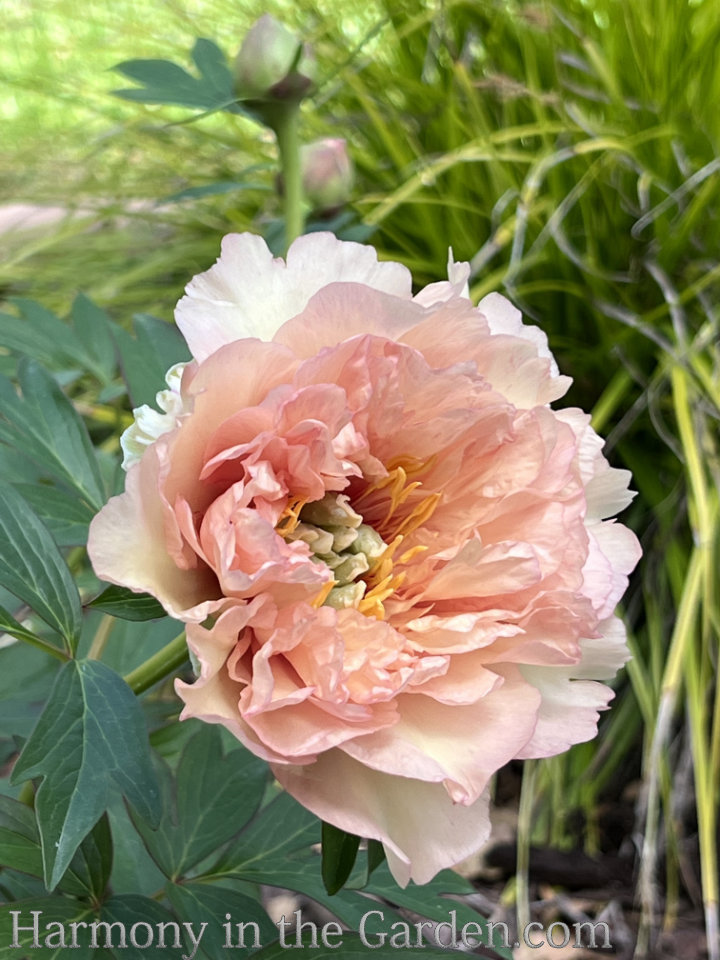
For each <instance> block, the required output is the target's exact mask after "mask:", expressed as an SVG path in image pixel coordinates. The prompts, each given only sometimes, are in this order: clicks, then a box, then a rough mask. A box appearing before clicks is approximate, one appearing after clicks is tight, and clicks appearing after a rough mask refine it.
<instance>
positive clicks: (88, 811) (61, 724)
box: [12, 660, 160, 890]
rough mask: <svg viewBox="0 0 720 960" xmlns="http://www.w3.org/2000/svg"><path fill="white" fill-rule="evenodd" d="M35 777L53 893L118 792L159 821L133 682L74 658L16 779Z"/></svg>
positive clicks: (24, 754)
mask: <svg viewBox="0 0 720 960" xmlns="http://www.w3.org/2000/svg"><path fill="white" fill-rule="evenodd" d="M30 777H43V778H44V780H43V782H42V784H41V786H40V788H39V790H38V792H37V796H36V799H35V809H36V813H37V821H38V827H39V829H40V836H41V843H42V853H43V865H44V875H45V883H46V886H47V887H48V889H50V890H51V889H53V888H54V887H55V886H56V885H57V883H58V881H59V880H60V878H61V877H62V875H63V873H64V872H65V870H66V869H67V867H68V865H69V863H70V861H71V860H72V858H73V855H74V853H75V851H76V850H77V848H78V846H79V845H80V843H81V842H82V840H83V838H84V837H85V836H87V834H88V833H89V832H90V830H91V829H92V828H93V826H94V825H95V824H96V823H97V821H98V820H99V818H100V816H101V815H102V813H103V812H104V810H105V809H106V808H107V805H108V803H109V801H110V799H111V798H112V796H113V794H114V793H115V792H117V791H119V792H121V793H122V794H124V796H125V797H127V799H128V800H129V801H130V803H131V804H132V805H133V807H135V809H136V810H138V811H139V812H140V813H141V814H142V815H143V816H144V817H145V818H146V819H147V820H149V821H152V822H154V823H157V821H158V819H159V815H160V808H159V799H160V797H159V791H158V787H157V781H156V778H155V773H154V770H153V768H152V764H151V761H150V752H149V746H148V740H147V732H146V728H145V721H144V718H143V714H142V711H141V709H140V705H139V704H138V702H137V700H136V698H135V697H134V695H133V693H132V691H131V690H130V688H129V687H128V686H127V684H126V683H125V682H124V681H123V680H122V679H121V678H120V677H119V676H118V675H117V674H116V673H115V672H114V671H112V670H110V668H109V667H106V666H105V665H104V664H102V663H99V662H98V661H96V660H81V661H71V662H69V663H67V664H65V666H63V667H62V669H61V670H60V672H59V673H58V676H57V679H56V681H55V685H54V687H53V690H52V693H51V695H50V699H49V701H48V703H47V705H46V707H45V710H44V711H43V714H42V716H41V717H40V720H39V721H38V724H37V726H36V727H35V730H34V731H33V733H32V735H31V737H30V739H29V740H28V742H27V743H26V744H25V748H24V749H23V752H22V753H21V755H20V757H19V759H18V761H17V763H16V764H15V769H14V771H13V776H12V780H13V782H19V781H22V780H27V779H28V778H30Z"/></svg>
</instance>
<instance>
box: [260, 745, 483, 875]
mask: <svg viewBox="0 0 720 960" xmlns="http://www.w3.org/2000/svg"><path fill="white" fill-rule="evenodd" d="M272 770H273V773H274V774H275V776H276V777H277V779H278V780H279V782H280V784H281V786H283V787H284V788H285V789H286V790H287V791H288V793H290V794H292V796H294V797H295V799H296V800H298V801H299V802H300V803H301V804H302V805H303V806H305V807H307V808H308V810H311V811H312V812H313V813H315V814H316V815H317V816H318V817H320V818H322V819H323V820H325V821H326V822H328V823H332V824H334V825H335V826H336V827H339V828H340V829H341V830H346V831H348V832H349V833H354V834H356V835H357V836H360V837H368V838H370V839H374V840H380V841H381V842H382V844H383V846H384V847H385V852H386V854H387V858H388V866H389V867H390V870H391V872H392V874H393V876H394V877H395V880H396V881H397V883H398V884H399V885H400V886H401V887H405V886H407V884H408V883H409V882H410V880H413V881H414V882H415V883H428V882H429V881H430V880H432V878H433V877H434V876H435V874H436V873H438V872H439V871H440V870H443V869H445V868H446V867H452V866H454V865H455V864H456V863H459V862H460V861H461V860H464V859H465V858H466V857H468V856H470V854H471V853H474V852H475V851H477V850H478V849H479V848H480V847H481V846H482V845H483V844H484V843H485V842H486V841H487V839H488V836H489V834H490V819H489V816H488V795H487V793H485V794H483V796H481V797H479V798H478V799H477V800H476V801H475V803H473V804H471V805H469V806H465V805H463V804H460V803H453V801H452V800H451V799H450V797H449V796H448V794H447V791H446V790H445V788H444V787H443V786H442V784H440V783H425V782H423V781H420V780H412V779H408V778H406V777H403V776H397V775H393V774H389V773H381V772H380V771H377V770H371V769H369V768H368V767H366V766H363V764H362V763H359V762H358V761H357V760H354V759H353V758H352V757H349V756H348V755H347V754H346V753H345V752H343V751H342V750H339V749H336V750H329V751H328V752H327V753H324V754H322V755H321V756H320V757H318V759H317V761H316V762H315V763H313V764H310V765H309V766H303V767H298V766H275V765H273V767H272Z"/></svg>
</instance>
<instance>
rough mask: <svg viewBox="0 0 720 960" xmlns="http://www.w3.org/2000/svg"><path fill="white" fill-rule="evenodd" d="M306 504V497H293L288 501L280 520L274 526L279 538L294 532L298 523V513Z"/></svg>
mask: <svg viewBox="0 0 720 960" xmlns="http://www.w3.org/2000/svg"><path fill="white" fill-rule="evenodd" d="M306 503H307V498H306V497H293V498H292V499H291V500H288V504H287V506H286V507H285V509H284V510H283V512H282V513H281V514H280V519H279V520H278V522H277V523H276V524H275V529H276V530H277V532H278V533H279V534H280V536H281V537H287V536H289V535H290V534H291V533H294V532H295V529H296V528H297V525H298V524H299V523H300V511H301V510H302V508H303V507H304V506H305V504H306Z"/></svg>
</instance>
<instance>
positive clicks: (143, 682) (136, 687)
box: [123, 632, 188, 695]
mask: <svg viewBox="0 0 720 960" xmlns="http://www.w3.org/2000/svg"><path fill="white" fill-rule="evenodd" d="M187 658H188V650H187V642H186V640H185V633H184V632H183V633H181V634H179V635H178V636H177V637H175V639H174V640H171V641H170V643H168V644H166V645H165V646H164V647H163V648H162V650H158V652H157V653H156V654H154V655H153V656H152V657H150V659H149V660H146V661H145V663H141V664H140V666H139V667H136V668H135V669H134V670H132V671H131V672H130V673H128V674H126V675H125V677H124V678H123V679H124V680H125V683H126V684H127V685H128V686H129V687H130V689H131V690H132V692H133V693H135V694H138V695H139V694H141V693H145V691H146V690H149V689H150V687H152V686H154V685H155V684H156V683H159V682H160V681H161V680H164V679H165V677H169V676H170V674H171V673H174V672H175V671H176V670H177V669H178V667H181V666H182V665H183V664H184V663H185V661H186V660H187Z"/></svg>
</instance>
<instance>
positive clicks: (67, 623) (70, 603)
mask: <svg viewBox="0 0 720 960" xmlns="http://www.w3.org/2000/svg"><path fill="white" fill-rule="evenodd" d="M0 584H2V586H3V587H5V589H6V590H9V591H10V593H12V594H14V595H15V596H16V597H17V598H18V599H19V600H22V601H23V603H27V604H28V606H29V607H31V608H32V609H33V610H34V611H35V612H36V613H37V615H38V616H39V617H41V618H42V619H43V620H44V621H45V623H47V624H48V626H50V627H52V628H53V630H57V632H58V633H59V634H60V635H61V636H63V637H65V639H66V640H67V642H68V644H69V645H70V647H71V649H74V648H75V646H76V644H77V641H78V638H79V636H80V627H81V621H82V612H81V608H80V595H79V594H78V590H77V587H76V586H75V581H74V580H73V578H72V575H71V574H70V570H69V569H68V566H67V564H66V563H65V561H64V560H63V558H62V556H61V554H60V551H59V550H58V548H57V547H56V546H55V543H54V541H53V539H52V537H51V536H50V534H49V533H48V530H47V528H46V527H45V526H44V524H43V523H41V521H40V520H39V519H38V517H37V516H36V515H35V514H34V513H33V511H32V510H31V509H30V507H29V506H28V505H27V503H26V502H25V501H24V500H23V498H22V497H21V496H20V494H19V493H16V492H15V490H13V489H12V487H9V486H7V485H5V484H0ZM11 619H12V618H11ZM5 629H9V632H11V633H13V632H15V633H16V634H17V631H16V629H15V627H13V625H12V624H11V623H10V624H9V625H8V623H6V626H5Z"/></svg>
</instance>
